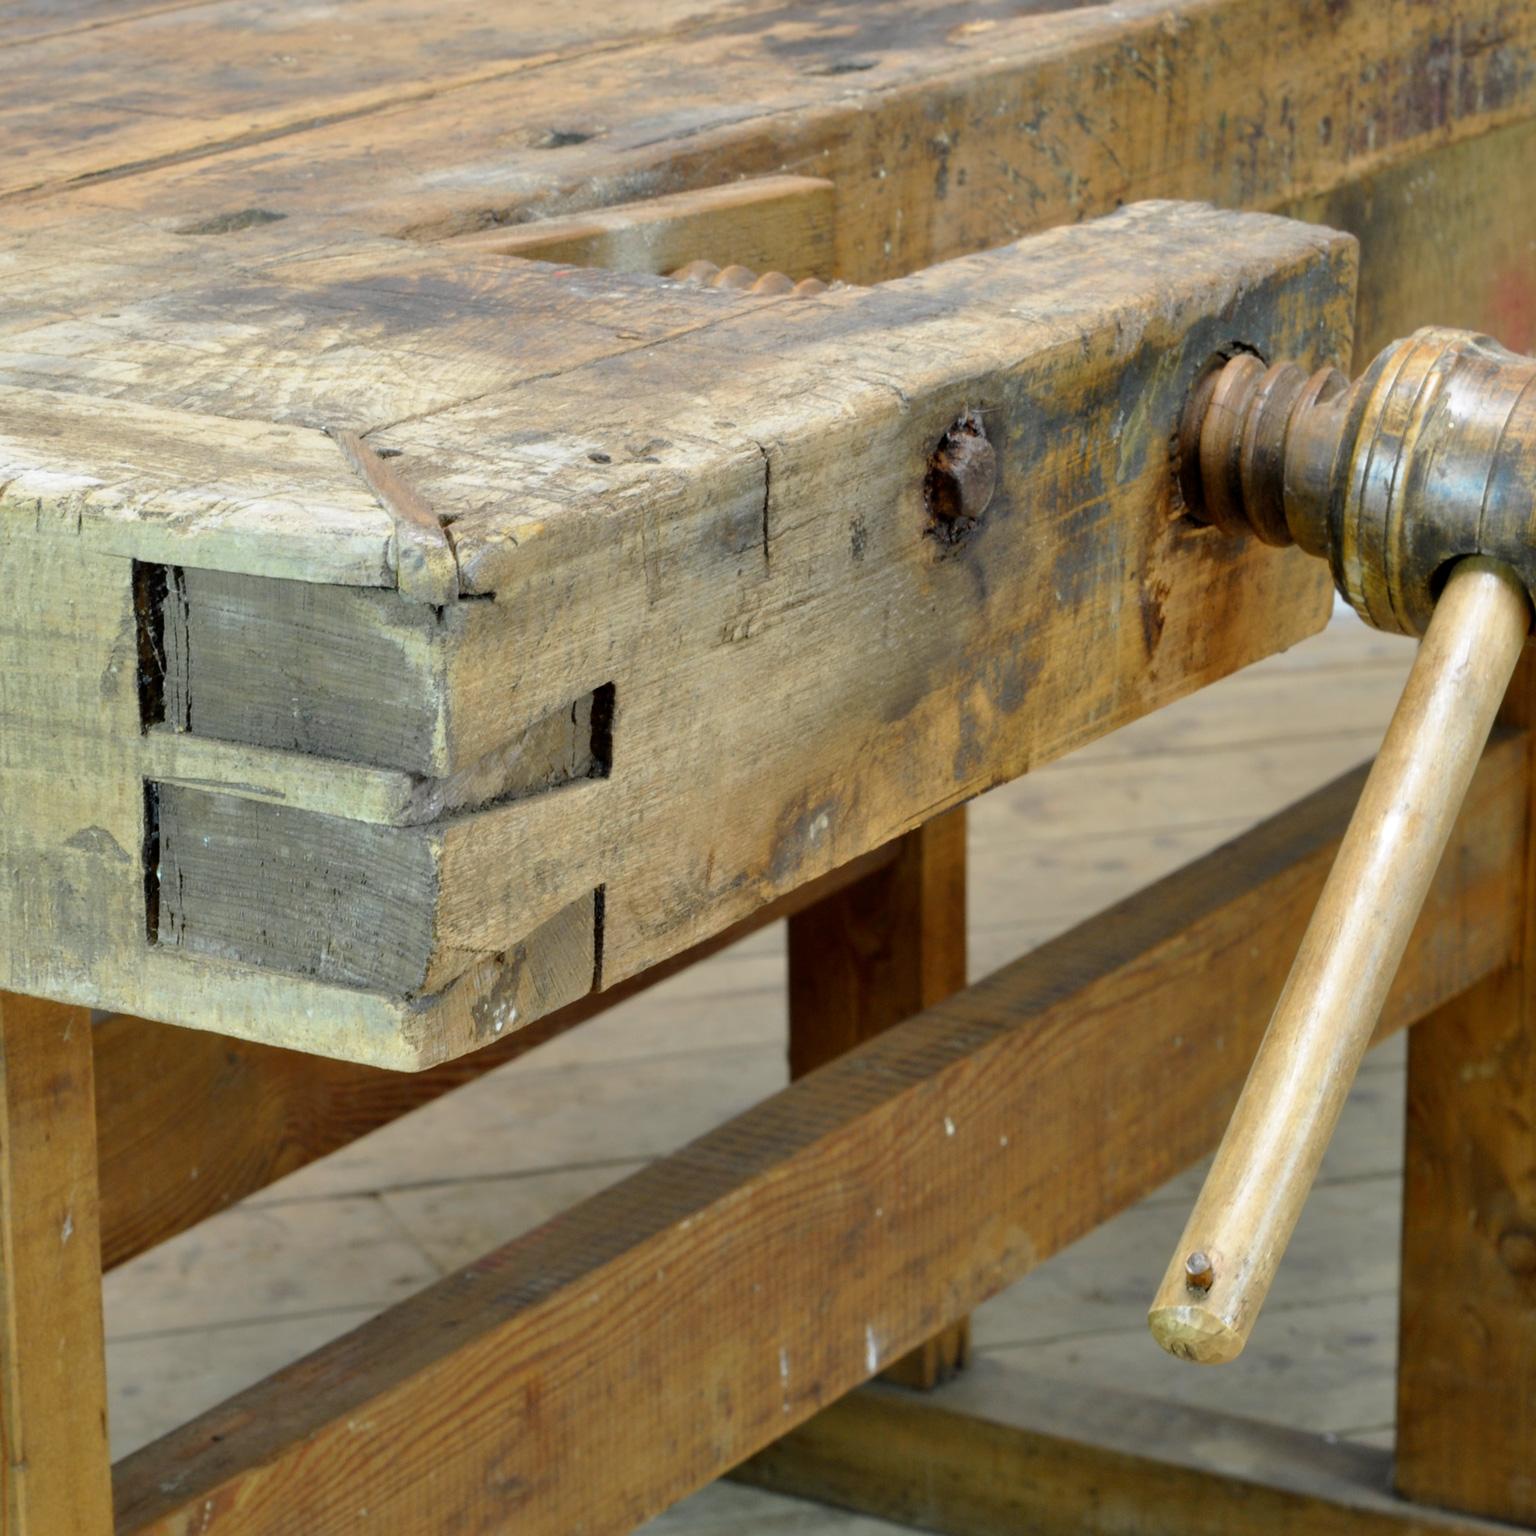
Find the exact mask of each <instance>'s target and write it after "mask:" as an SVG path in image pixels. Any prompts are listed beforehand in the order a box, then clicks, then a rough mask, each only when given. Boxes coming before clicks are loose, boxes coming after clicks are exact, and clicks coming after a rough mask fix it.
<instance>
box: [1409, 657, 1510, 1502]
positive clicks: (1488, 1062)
mask: <svg viewBox="0 0 1536 1536" xmlns="http://www.w3.org/2000/svg"><path fill="white" fill-rule="evenodd" d="M1503 718H1504V719H1505V720H1506V721H1507V722H1508V723H1509V724H1511V725H1516V726H1519V727H1521V728H1525V727H1528V726H1529V725H1530V723H1531V721H1532V719H1533V718H1536V666H1533V664H1532V658H1531V657H1530V656H1527V657H1526V658H1525V659H1524V662H1523V664H1522V666H1521V668H1520V670H1519V671H1518V672H1517V673H1516V675H1515V681H1514V683H1513V684H1512V686H1511V688H1510V691H1509V694H1508V696H1507V698H1506V700H1505V705H1504V715H1503ZM1531 815H1532V811H1531V809H1530V808H1529V807H1528V808H1527V814H1526V820H1525V823H1524V824H1523V825H1522V826H1521V827H1520V828H1519V829H1518V831H1517V834H1516V842H1515V843H1514V845H1513V846H1514V849H1515V850H1516V851H1517V855H1518V857H1519V858H1520V859H1521V860H1522V861H1523V872H1522V874H1521V875H1518V876H1515V877H1514V878H1516V879H1517V880H1518V881H1519V885H1518V888H1519V889H1520V890H1521V891H1522V892H1523V896H1524V902H1525V926H1524V928H1523V930H1522V932H1521V934H1520V936H1519V947H1518V949H1517V951H1516V955H1515V957H1514V958H1515V961H1516V963H1515V964H1514V965H1512V966H1511V967H1510V968H1509V969H1507V970H1504V971H1501V972H1500V973H1499V974H1497V975H1495V976H1493V977H1490V978H1488V979H1487V980H1485V981H1484V982H1482V983H1481V984H1480V985H1479V986H1478V987H1476V988H1474V989H1473V990H1472V991H1470V992H1468V993H1467V994H1466V995H1465V996H1464V997H1459V998H1456V999H1455V1000H1453V1001H1452V1002H1450V1003H1449V1004H1448V1005H1447V1006H1446V1007H1444V1008H1442V1009H1440V1010H1439V1011H1438V1012H1436V1013H1435V1014H1433V1015H1432V1016H1431V1017H1429V1018H1428V1019H1426V1020H1425V1021H1424V1022H1423V1023H1422V1024H1421V1025H1420V1026H1419V1029H1418V1030H1416V1031H1415V1032H1414V1035H1413V1036H1412V1037H1411V1038H1410V1040H1409V1046H1408V1133H1407V1144H1406V1153H1405V1166H1404V1181H1403V1271H1402V1298H1401V1304H1400V1305H1401V1311H1400V1319H1401V1322H1400V1327H1401V1333H1400V1340H1399V1356H1398V1405H1397V1415H1398V1416H1397V1470H1396V1478H1397V1486H1398V1487H1399V1489H1401V1490H1402V1491H1403V1492H1404V1493H1405V1494H1407V1495H1408V1496H1409V1497H1411V1498H1415V1499H1419V1500H1422V1501H1423V1502H1425V1503H1428V1504H1439V1505H1444V1506H1447V1507H1449V1508H1453V1509H1461V1510H1468V1511H1471V1512H1473V1513H1476V1514H1482V1515H1487V1516H1491V1517H1493V1518H1495V1519H1501V1520H1508V1521H1512V1522H1514V1523H1516V1524H1520V1525H1531V1524H1536V1123H1533V1117H1532V1113H1531V1104H1532V1100H1533V1096H1536V1012H1533V993H1532V986H1533V957H1536V906H1533V904H1532V902H1531V893H1532V891H1533V889H1536V884H1533V875H1536V839H1533V836H1532V823H1531Z"/></svg>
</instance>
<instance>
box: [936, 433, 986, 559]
mask: <svg viewBox="0 0 1536 1536" xmlns="http://www.w3.org/2000/svg"><path fill="white" fill-rule="evenodd" d="M996 490H997V450H996V449H995V448H993V446H992V444H991V443H990V442H988V441H987V429H986V427H985V426H984V425H983V424H982V420H981V417H980V416H979V415H978V414H977V413H976V412H975V411H967V412H966V413H965V414H964V415H963V416H961V418H960V419H959V420H958V421H957V422H956V423H955V424H954V425H953V426H952V427H950V428H949V429H948V431H946V432H945V434H944V436H943V437H941V438H940V439H939V446H938V447H937V448H935V449H934V451H933V453H932V454H931V455H930V457H929V459H928V472H927V474H926V475H925V477H924V479H923V503H924V505H925V506H926V507H927V509H928V519H929V529H930V531H931V532H932V533H933V534H934V535H935V536H936V537H938V538H941V539H944V540H945V541H946V542H947V543H951V544H953V543H957V542H958V541H959V540H960V539H962V538H964V537H965V535H966V534H967V533H969V532H970V530H971V529H973V528H974V527H975V526H976V524H977V523H978V522H979V521H980V520H981V515H982V513H984V512H985V511H986V510H987V508H988V507H989V506H990V505H991V502H992V497H993V494H994V493H995V492H996Z"/></svg>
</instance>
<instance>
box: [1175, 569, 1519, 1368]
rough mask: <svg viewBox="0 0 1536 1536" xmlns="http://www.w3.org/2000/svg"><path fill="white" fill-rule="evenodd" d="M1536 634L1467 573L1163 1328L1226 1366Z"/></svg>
mask: <svg viewBox="0 0 1536 1536" xmlns="http://www.w3.org/2000/svg"><path fill="white" fill-rule="evenodd" d="M1530 625H1531V610H1530V604H1529V601H1528V600H1527V598H1526V593H1525V587H1524V585H1523V584H1522V582H1521V581H1520V579H1519V578H1518V577H1517V576H1516V575H1515V574H1514V573H1513V572H1512V571H1511V570H1510V569H1509V568H1508V567H1507V566H1505V565H1502V564H1500V563H1498V562H1496V561H1493V560H1488V559H1484V558H1471V559H1465V560H1462V561H1461V562H1459V563H1458V564H1457V565H1455V566H1454V567H1453V568H1452V570H1451V574H1450V577H1449V579H1448V580H1447V582H1446V585H1445V588H1444V591H1443V593H1442V595H1441V597H1440V600H1439V602H1438V604H1437V605H1436V607H1435V610H1434V613H1433V616H1432V618H1431V619H1430V623H1429V627H1428V630H1427V631H1426V633H1425V635H1424V639H1423V642H1422V643H1421V645H1420V647H1419V653H1418V656H1417V658H1416V660H1415V661H1414V664H1413V670H1412V671H1411V673H1410V674H1409V677H1408V683H1407V686H1406V687H1405V689H1404V690H1403V696H1402V698H1401V700H1400V701H1399V703H1398V706H1397V710H1396V713H1395V714H1394V715H1393V717H1392V723H1391V725H1390V726H1389V727H1388V729H1387V735H1386V740H1385V741H1384V742H1383V743H1382V748H1381V753H1380V755H1379V756H1378V757H1377V759H1376V763H1375V766H1374V767H1373V768H1372V769H1371V773H1370V776H1369V778H1368V779H1367V780H1366V784H1365V789H1364V792H1363V793H1362V794H1361V797H1360V803H1359V805H1358V806H1357V807H1356V809H1355V814H1354V816H1353V818H1352V819H1351V820H1350V824H1349V828H1348V830H1347V831H1346V832H1345V834H1344V841H1343V844H1342V845H1341V846H1340V849H1339V854H1338V858H1337V859H1336V860H1335V862H1334V866H1333V869H1332V871H1331V872H1330V874H1329V876H1328V881H1327V884H1326V885H1325V886H1324V887H1323V894H1322V897H1321V898H1320V899H1319V901H1318V904H1317V910H1316V911H1315V912H1314V913H1313V914H1312V920H1311V922H1310V923H1309V924H1308V927H1307V931H1306V935H1305V937H1304V938H1303V939H1302V943H1301V949H1300V951H1299V952H1298V954H1297V956H1296V961H1295V964H1294V965H1293V966H1292V967H1291V973H1290V975H1289V977H1288V978H1287V979H1286V983H1285V989H1284V991H1283V992H1282V993H1281V995H1280V1001H1279V1003H1278V1004H1277V1005H1276V1007H1275V1012H1274V1015H1273V1016H1272V1018H1271V1019H1270V1023H1269V1029H1268V1031H1267V1032H1266V1033H1265V1036H1264V1040H1263V1042H1262V1044H1261V1045H1260V1047H1259V1053H1258V1056H1257V1057H1256V1058H1255V1060H1254V1064H1253V1068H1252V1070H1251V1071H1250V1072H1249V1074H1248V1080H1247V1082H1246V1083H1245V1085H1244V1087H1243V1091H1242V1095H1241V1097H1240V1098H1239V1100H1238V1104H1237V1108H1236V1110H1235V1111H1234V1113H1233V1116H1232V1122H1231V1124H1230V1125H1229V1126H1228V1127H1227V1133H1226V1135H1225V1136H1224V1137H1223V1138H1222V1142H1221V1146H1220V1148H1219V1150H1218V1151H1217V1153H1216V1161H1215V1164H1214V1165H1213V1167H1212V1168H1211V1171H1210V1173H1209V1174H1208V1175H1207V1177H1206V1181H1205V1185H1204V1188H1203V1189H1202V1190H1201V1191H1200V1198H1199V1199H1198V1200H1197V1201H1196V1203H1195V1209H1194V1212H1193V1214H1192V1215H1191V1216H1190V1218H1189V1222H1188V1224H1187V1225H1186V1227H1185V1228H1184V1235H1183V1237H1182V1238H1180V1240H1179V1246H1178V1249H1177V1251H1176V1252H1175V1254H1174V1256H1173V1260H1172V1262H1171V1263H1170V1264H1169V1266H1168V1272H1167V1274H1166V1275H1165V1276H1164V1278H1163V1283H1162V1285H1161V1286H1160V1287H1159V1289H1158V1292H1157V1296H1156V1299H1155V1300H1154V1302H1153V1304H1152V1310H1151V1313H1150V1315H1149V1319H1148V1321H1149V1322H1150V1324H1151V1328H1152V1333H1153V1336H1154V1337H1155V1338H1156V1339H1157V1341H1158V1343H1159V1344H1161V1345H1162V1346H1163V1348H1164V1349H1166V1350H1168V1351H1170V1352H1171V1353H1172V1354H1175V1355H1178V1356H1180V1357H1182V1358H1183V1359H1186V1360H1194V1361H1197V1362H1200V1363H1203V1364H1215V1363H1219V1362H1221V1361H1226V1360H1231V1359H1233V1358H1235V1357H1236V1356H1237V1355H1238V1354H1239V1353H1240V1352H1241V1350H1242V1348H1243V1345H1244V1344H1245V1343H1247V1341H1248V1335H1249V1333H1250V1331H1251V1330H1252V1328H1253V1324H1254V1320H1255V1318H1257V1316H1258V1313H1259V1309H1260V1308H1261V1307H1262V1306H1263V1305H1264V1298H1265V1297H1266V1296H1267V1295H1268V1293H1269V1287H1270V1282H1271V1281H1272V1280H1273V1279H1274V1275H1275V1269H1276V1267H1277V1265H1278V1264H1279V1262H1280V1257H1281V1255H1282V1254H1283V1253H1284V1251H1285V1246H1286V1243H1287V1242H1288V1241H1289V1239H1290V1236H1291V1232H1292V1229H1293V1228H1294V1227H1295V1225H1296V1218H1297V1216H1298V1215H1299V1214H1300V1212H1301V1207H1302V1203H1303V1202H1304V1201H1305V1199H1306V1197H1307V1193H1308V1191H1309V1190H1310V1189H1311V1187H1312V1181H1313V1179H1314V1178H1315V1177H1316V1174H1317V1168H1318V1164H1319V1163H1320V1162H1321V1161H1322V1156H1323V1152H1324V1150H1325V1149H1326V1147H1327V1145H1328V1141H1329V1138H1330V1137H1331V1136H1332V1134H1333V1129H1334V1126H1335V1124H1336V1123H1337V1121H1338V1118H1339V1112H1340V1110H1341V1109H1342V1108H1343V1105H1344V1100H1345V1098H1346V1096H1347V1095H1348V1093H1349V1090H1350V1086H1351V1084H1352V1083H1353V1082H1354V1077H1355V1071H1356V1069H1357V1068H1358V1067H1359V1065H1360V1060H1361V1058H1362V1057H1363V1056H1364V1054H1365V1050H1366V1047H1367V1046H1368V1045H1369V1044H1370V1039H1371V1034H1372V1032H1373V1030H1374V1029H1375V1026H1376V1022H1377V1019H1378V1017H1379V1016H1380V1013H1381V1009H1382V1004H1383V1003H1384V1001H1385V1000H1386V995H1387V992H1388V989H1389V988H1390V987H1391V984H1392V979H1393V977H1394V976H1395V974H1396V972H1397V967H1398V963H1399V962H1400V961H1401V959H1402V956H1403V951H1404V950H1405V949H1406V948H1407V944H1408V939H1409V935H1410V934H1411V933H1412V931H1413V926H1414V923H1415V922H1416V921H1417V920H1418V916H1419V912H1420V910H1421V908H1422V907H1423V905H1424V899H1425V896H1426V895H1427V894H1428V891H1429V885H1430V881H1431V880H1432V879H1433V877H1434V873H1435V869H1436V867H1437V865H1438V864H1439V862H1440V856H1441V854H1442V853H1443V851H1444V849H1445V844H1446V841H1447V839H1448V838H1449V836H1450V833H1451V828H1452V826H1453V824H1454V822H1455V820H1456V816H1457V814H1458V812H1459V811H1460V809H1461V804H1462V801H1463V800H1464V799H1465V797H1466V793H1467V787H1468V785H1469V784H1470V782H1471V779H1472V774H1473V771H1474V770H1475V768H1476V767H1477V762H1478V758H1479V755H1480V754H1481V752H1482V749H1483V745H1484V743H1485V742H1486V741H1487V739H1488V733H1489V731H1490V729H1491V728H1492V726H1493V721H1494V716H1495V713H1496V712H1497V710H1498V707H1499V702H1500V700H1501V699H1502V698H1503V696H1504V690H1505V688H1506V686H1507V685H1508V683H1509V679H1510V677H1511V675H1512V674H1513V672H1514V669H1515V663H1516V662H1517V660H1518V659H1519V656H1520V652H1521V649H1522V647H1523V646H1524V644H1525V641H1526V637H1527V634H1528V632H1529V630H1530Z"/></svg>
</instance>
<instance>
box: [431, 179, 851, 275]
mask: <svg viewBox="0 0 1536 1536" xmlns="http://www.w3.org/2000/svg"><path fill="white" fill-rule="evenodd" d="M835 200H836V188H834V186H833V185H832V183H831V182H830V181H827V180H826V179H825V178H823V177H820V176H754V177H750V178H748V179H747V180H744V181H733V182H727V183H725V184H724V185H723V186H719V187H706V188H705V189H704V190H703V191H699V192H674V193H672V194H671V195H663V196H661V197H649V198H643V199H641V200H640V201H639V202H633V203H615V204H614V205H613V206H612V207H609V208H595V209H592V210H591V211H589V212H587V213H575V214H568V215H567V216H566V217H565V218H554V219H533V220H531V221H529V222H528V223H526V224H514V225H511V226H510V227H508V228H504V229H487V230H483V231H482V232H480V233H479V234H473V235H460V236H459V237H458V239H457V240H456V241H455V242H454V249H455V250H460V251H464V250H477V251H488V252H491V253H493V254H495V255H498V256H518V257H521V258H522V259H523V260H525V261H554V262H561V263H566V264H569V265H571V266H577V267H607V268H609V269H610V270H612V271H614V272H661V273H668V272H675V271H676V270H677V269H678V268H679V267H682V266H685V265H686V264H687V263H688V262H690V261H700V260H710V259H713V261H714V263H715V265H716V266H729V265H732V264H736V265H739V266H744V267H750V268H752V269H753V270H754V271H764V270H768V271H777V272H783V273H787V274H789V275H790V276H791V277H792V278H794V279H797V280H798V279H800V278H803V277H820V278H822V279H823V281H825V280H826V276H827V274H829V273H831V272H832V271H833V270H834V268H835V266H836V262H837V257H836V254H835V252H834V251H833V248H832V231H833V208H834V205H835ZM700 252H708V253H709V255H707V256H701V255H700Z"/></svg>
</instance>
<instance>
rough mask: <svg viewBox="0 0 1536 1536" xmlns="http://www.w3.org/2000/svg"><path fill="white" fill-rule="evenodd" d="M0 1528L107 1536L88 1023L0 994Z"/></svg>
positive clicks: (69, 1011) (62, 1010) (36, 1535)
mask: <svg viewBox="0 0 1536 1536" xmlns="http://www.w3.org/2000/svg"><path fill="white" fill-rule="evenodd" d="M0 1436H3V1446H0V1533H3V1536H110V1532H111V1530H112V1485H111V1475H110V1459H109V1454H108V1450H107V1379H106V1366H105V1361H104V1357H103V1341H102V1321H101V1242H100V1236H99V1227H98V1217H97V1206H96V1104H95V1095H94V1091H93V1074H92V1063H91V1018H90V1014H89V1013H88V1012H86V1011H85V1010H84V1009H82V1008H66V1007H62V1006H60V1005H59V1004H56V1003H47V1002H39V1001H37V1000H35V999H32V998H24V997H16V996H13V995H12V994H10V993H5V992H0Z"/></svg>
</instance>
